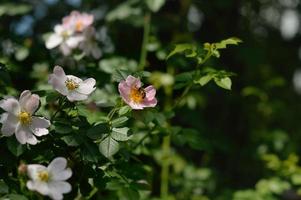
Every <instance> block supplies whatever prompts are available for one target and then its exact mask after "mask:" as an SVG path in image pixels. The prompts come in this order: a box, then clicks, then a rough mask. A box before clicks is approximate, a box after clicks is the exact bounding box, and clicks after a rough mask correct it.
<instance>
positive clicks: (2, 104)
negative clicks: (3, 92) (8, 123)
mask: <svg viewBox="0 0 301 200" xmlns="http://www.w3.org/2000/svg"><path fill="white" fill-rule="evenodd" d="M0 108H2V109H3V110H5V111H6V112H9V113H13V114H15V115H18V114H19V113H20V104H19V102H18V101H17V100H16V99H15V98H12V97H10V98H7V99H3V100H1V101H0Z"/></svg>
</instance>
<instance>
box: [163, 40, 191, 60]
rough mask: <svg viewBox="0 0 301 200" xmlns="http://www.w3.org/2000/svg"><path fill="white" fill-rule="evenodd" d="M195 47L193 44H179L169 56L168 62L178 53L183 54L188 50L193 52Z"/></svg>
mask: <svg viewBox="0 0 301 200" xmlns="http://www.w3.org/2000/svg"><path fill="white" fill-rule="evenodd" d="M193 48H194V45H192V44H177V45H176V46H175V48H174V50H172V51H171V52H170V53H169V54H168V56H167V57H166V60H167V59H169V58H170V57H171V56H173V55H175V54H177V53H182V52H184V51H186V50H193Z"/></svg>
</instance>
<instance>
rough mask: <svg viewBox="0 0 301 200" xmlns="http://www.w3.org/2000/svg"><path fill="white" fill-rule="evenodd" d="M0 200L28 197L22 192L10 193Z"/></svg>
mask: <svg viewBox="0 0 301 200" xmlns="http://www.w3.org/2000/svg"><path fill="white" fill-rule="evenodd" d="M0 200H28V199H27V197H25V196H23V195H20V194H8V195H5V196H4V197H1V198H0Z"/></svg>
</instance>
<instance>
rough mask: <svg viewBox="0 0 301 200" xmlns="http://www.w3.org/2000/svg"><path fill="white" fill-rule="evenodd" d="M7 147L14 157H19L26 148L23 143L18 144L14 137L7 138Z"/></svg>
mask: <svg viewBox="0 0 301 200" xmlns="http://www.w3.org/2000/svg"><path fill="white" fill-rule="evenodd" d="M6 143H7V148H8V149H9V151H10V152H11V153H12V154H14V155H15V156H16V157H19V156H20V155H21V154H23V152H24V151H25V149H26V146H25V145H22V144H20V143H19V142H18V141H17V140H16V139H15V138H14V137H10V138H7V141H6Z"/></svg>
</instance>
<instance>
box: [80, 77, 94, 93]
mask: <svg viewBox="0 0 301 200" xmlns="http://www.w3.org/2000/svg"><path fill="white" fill-rule="evenodd" d="M95 84H96V81H95V79H94V78H88V79H86V80H84V81H83V82H81V84H80V85H79V88H78V89H77V91H78V92H79V93H81V94H86V95H89V94H91V93H92V92H93V91H94V90H95V89H96V88H95V87H94V86H95Z"/></svg>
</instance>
